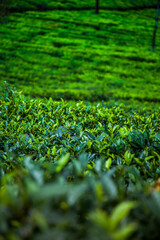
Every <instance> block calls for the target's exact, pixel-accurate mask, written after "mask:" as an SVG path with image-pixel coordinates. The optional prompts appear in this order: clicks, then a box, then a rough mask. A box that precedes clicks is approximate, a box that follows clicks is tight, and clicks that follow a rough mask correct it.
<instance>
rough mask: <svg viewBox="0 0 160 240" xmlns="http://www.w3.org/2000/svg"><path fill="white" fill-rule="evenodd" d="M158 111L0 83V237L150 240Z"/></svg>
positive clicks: (155, 233)
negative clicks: (44, 94)
mask: <svg viewBox="0 0 160 240" xmlns="http://www.w3.org/2000/svg"><path fill="white" fill-rule="evenodd" d="M159 114H160V108H157V109H156V108H155V109H154V108H149V107H148V108H136V107H135V108H133V107H129V106H125V105H119V106H107V105H105V104H104V103H99V104H85V103H84V102H75V103H70V104H69V103H67V102H65V101H64V100H61V102H59V103H58V102H55V101H54V100H53V99H51V98H50V99H49V100H37V99H34V100H33V99H26V98H25V97H24V96H23V95H22V94H21V93H19V92H17V91H16V90H12V89H10V88H9V87H8V88H7V89H6V90H4V89H3V97H2V98H1V99H0V159H1V161H0V178H1V181H0V188H1V189H0V190H1V191H0V222H1V224H0V239H2V240H4V239H5V240H12V239H16V240H17V239H48V240H49V239H54V238H56V239H73V240H75V239H77V240H78V239H79V240H80V239H81V240H82V239H87V240H88V239H95V240H99V239H102V240H103V239H113V240H114V239H115V240H124V239H158V238H159V236H160V232H159V224H160V217H159V216H160V214H159V213H160V193H159V192H158V189H159V188H158V187H157V185H158V182H157V184H156V183H155V182H156V180H157V179H158V177H159V174H160V167H159V165H160V119H159ZM154 183H155V184H154ZM153 184H154V185H153Z"/></svg>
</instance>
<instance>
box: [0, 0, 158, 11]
mask: <svg viewBox="0 0 160 240" xmlns="http://www.w3.org/2000/svg"><path fill="white" fill-rule="evenodd" d="M95 2H96V1H95V0H88V1H85V0H82V1H77V0H72V1H62V0H58V1H55V0H16V1H15V0H1V1H0V7H1V9H3V8H7V10H9V11H26V10H55V9H63V10H65V9H91V8H94V7H95ZM156 6H157V1H156V0H152V1H149V0H143V1H142V0H137V1H130V0H126V1H121V0H115V1H109V0H104V1H100V8H101V9H104V8H107V9H121V10H125V9H129V8H147V7H156Z"/></svg>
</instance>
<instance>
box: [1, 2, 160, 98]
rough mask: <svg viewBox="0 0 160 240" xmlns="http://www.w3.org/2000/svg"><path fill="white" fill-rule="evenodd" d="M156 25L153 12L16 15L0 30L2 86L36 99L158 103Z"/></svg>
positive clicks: (64, 12) (69, 12)
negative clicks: (10, 86)
mask: <svg viewBox="0 0 160 240" xmlns="http://www.w3.org/2000/svg"><path fill="white" fill-rule="evenodd" d="M52 2H53V3H55V2H54V1H52ZM154 24H155V9H147V10H142V11H126V12H120V11H101V13H100V14H99V15H95V14H94V11H47V12H34V11H32V12H31V11H30V12H25V13H15V14H13V15H10V16H9V17H8V22H6V23H3V24H2V25H1V29H0V38H1V46H0V75H1V81H4V80H5V81H8V82H9V83H10V84H12V85H13V86H16V87H17V88H18V89H19V90H22V91H23V93H24V94H25V95H30V96H32V97H48V98H49V97H53V98H54V99H57V100H58V99H60V98H61V97H62V98H65V99H70V100H71V99H76V100H79V99H81V100H89V101H98V100H109V99H116V100H119V99H125V100H127V99H137V100H140V101H144V100H146V101H157V102H158V101H159V100H160V96H159V92H160V88H159V86H160V84H159V79H160V74H159V69H160V65H159V50H160V45H159V44H158V43H159V42H160V31H158V32H157V38H156V51H155V52H151V43H152V35H153V28H154Z"/></svg>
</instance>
